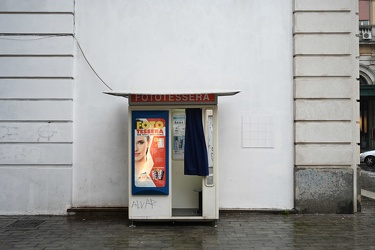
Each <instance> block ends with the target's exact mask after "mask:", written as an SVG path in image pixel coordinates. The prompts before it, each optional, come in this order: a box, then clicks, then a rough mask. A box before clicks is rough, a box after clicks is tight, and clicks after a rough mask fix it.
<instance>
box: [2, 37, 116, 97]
mask: <svg viewBox="0 0 375 250" xmlns="http://www.w3.org/2000/svg"><path fill="white" fill-rule="evenodd" d="M61 36H68V35H50V36H44V37H37V38H35V37H32V38H31V37H30V38H26V39H24V38H23V39H17V38H9V37H4V35H0V39H1V40H12V41H25V42H27V41H34V40H42V39H49V38H52V37H61ZM69 36H71V35H69ZM73 39H74V40H75V42H76V43H77V45H78V48H79V50H80V51H81V53H82V55H83V58H84V59H85V61H86V63H87V64H88V65H89V66H90V68H91V70H92V71H93V72H94V74H95V75H96V77H97V78H98V79H99V80H100V81H101V82H102V83H103V84H104V85H105V86H106V87H107V88H108V89H109V90H111V91H112V90H113V89H112V88H111V87H110V86H109V85H108V84H107V83H106V82H105V81H104V80H103V79H102V78H101V77H100V76H99V74H98V73H97V72H96V70H95V69H94V67H93V66H92V65H91V63H90V61H89V60H88V59H87V57H86V54H85V52H83V49H82V47H81V45H80V44H79V42H78V39H77V38H76V37H75V36H74V35H73Z"/></svg>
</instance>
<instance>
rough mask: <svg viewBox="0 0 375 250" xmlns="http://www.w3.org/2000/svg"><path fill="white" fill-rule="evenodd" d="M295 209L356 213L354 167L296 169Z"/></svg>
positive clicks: (305, 211)
mask: <svg viewBox="0 0 375 250" xmlns="http://www.w3.org/2000/svg"><path fill="white" fill-rule="evenodd" d="M295 208H296V210H297V211H298V212H301V213H325V214H329V213H337V214H349V213H353V211H354V209H353V170H352V169H323V168H316V169H306V168H305V169H296V170H295Z"/></svg>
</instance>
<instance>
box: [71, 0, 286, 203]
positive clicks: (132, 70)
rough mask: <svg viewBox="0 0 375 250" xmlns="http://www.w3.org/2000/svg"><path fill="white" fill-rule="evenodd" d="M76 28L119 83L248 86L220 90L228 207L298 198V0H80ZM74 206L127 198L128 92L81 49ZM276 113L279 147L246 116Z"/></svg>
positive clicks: (223, 199) (223, 188)
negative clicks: (254, 133) (249, 133)
mask: <svg viewBox="0 0 375 250" xmlns="http://www.w3.org/2000/svg"><path fill="white" fill-rule="evenodd" d="M75 2H76V12H75V17H76V20H75V24H76V37H77V38H78V40H79V43H80V45H81V47H82V48H83V50H84V52H85V55H86V57H87V58H88V60H89V61H90V63H91V65H92V66H93V67H94V68H95V70H96V72H97V73H98V74H99V75H100V76H101V77H102V78H103V79H104V80H105V81H106V83H108V84H109V85H110V86H111V87H112V88H113V89H114V90H135V89H141V90H142V89H147V90H148V89H151V88H153V89H168V90H169V89H186V88H188V89H199V88H202V89H207V88H212V89H216V88H218V89H240V90H242V92H241V93H240V94H238V95H236V96H234V97H222V98H220V99H219V122H220V124H219V130H220V131H219V134H220V139H219V140H220V148H219V153H220V156H219V159H220V163H219V164H220V166H219V170H220V173H219V174H220V188H219V189H220V207H221V208H224V209H225V208H228V209H230V208H254V209H271V208H276V209H285V208H292V207H293V106H292V104H293V72H292V54H293V53H292V26H293V23H292V9H293V8H292V0H287V1H272V0H263V1H255V0H254V1H249V0H237V1H235V0H233V1H229V0H214V1H199V2H198V1H193V0H188V1H186V0H177V1H172V0H157V1H150V0H139V1H120V0H117V1H100V0H76V1H75ZM76 52H77V56H76V61H75V85H74V86H75V89H74V116H73V120H74V140H73V141H74V144H73V148H74V156H73V166H74V167H73V202H72V204H73V206H127V205H128V201H127V198H128V197H127V193H128V190H127V178H128V176H127V169H126V166H127V161H128V157H127V152H128V150H127V147H128V142H127V140H128V138H127V105H128V103H127V100H126V99H122V98H116V97H111V96H107V95H104V94H102V91H106V90H108V89H107V88H106V87H105V86H104V84H102V83H101V82H100V80H98V79H97V78H96V76H95V75H94V73H93V72H92V71H91V69H90V68H89V66H88V65H87V63H86V62H85V61H84V58H83V56H82V55H81V53H80V51H78V50H77V51H76ZM264 115H267V116H269V117H272V118H273V120H274V128H273V129H274V147H273V148H243V147H242V131H241V129H242V128H241V121H242V118H243V117H245V118H249V117H252V116H264Z"/></svg>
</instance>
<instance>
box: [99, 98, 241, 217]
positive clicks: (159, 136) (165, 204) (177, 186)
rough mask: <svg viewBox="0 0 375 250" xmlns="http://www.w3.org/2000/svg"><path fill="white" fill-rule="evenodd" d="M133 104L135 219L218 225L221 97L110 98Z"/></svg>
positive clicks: (132, 194)
mask: <svg viewBox="0 0 375 250" xmlns="http://www.w3.org/2000/svg"><path fill="white" fill-rule="evenodd" d="M105 93H107V94H110V95H115V96H123V97H127V98H128V99H129V108H128V114H129V117H128V122H129V152H128V155H129V166H128V167H129V168H128V169H129V219H130V220H208V221H210V220H211V221H212V220H217V219H218V218H219V202H218V195H219V194H218V188H219V185H218V155H217V152H218V140H219V136H218V119H217V99H218V96H228V95H235V94H237V93H239V91H219V92H215V91H210V92H188V93H186V92H184V93H177V94H176V93H173V94H159V93H133V92H114V91H113V92H105Z"/></svg>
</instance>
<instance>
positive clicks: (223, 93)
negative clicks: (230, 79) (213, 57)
mask: <svg viewBox="0 0 375 250" xmlns="http://www.w3.org/2000/svg"><path fill="white" fill-rule="evenodd" d="M240 92H241V91H240V90H212V89H210V90H207V89H206V90H150V91H147V90H142V91H133V90H128V91H105V92H104V93H105V94H108V95H113V96H122V97H126V98H128V97H129V96H130V95H195V94H214V95H217V96H231V95H236V94H238V93H240Z"/></svg>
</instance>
